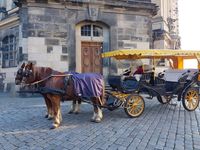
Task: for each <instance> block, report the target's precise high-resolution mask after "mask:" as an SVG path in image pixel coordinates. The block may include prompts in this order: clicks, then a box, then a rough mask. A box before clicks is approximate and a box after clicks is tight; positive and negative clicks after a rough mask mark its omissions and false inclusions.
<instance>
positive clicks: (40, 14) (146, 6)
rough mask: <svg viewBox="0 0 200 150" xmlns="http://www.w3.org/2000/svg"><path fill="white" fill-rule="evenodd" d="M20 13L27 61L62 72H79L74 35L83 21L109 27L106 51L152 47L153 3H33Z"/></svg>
mask: <svg viewBox="0 0 200 150" xmlns="http://www.w3.org/2000/svg"><path fill="white" fill-rule="evenodd" d="M119 4H120V5H119ZM121 5H123V8H121ZM139 8H141V9H139ZM21 10H22V12H21V18H22V19H21V21H22V39H23V40H22V41H26V42H22V43H26V44H23V49H24V50H23V52H24V53H26V54H27V58H28V60H29V61H36V62H37V64H38V65H42V66H50V67H53V68H55V69H57V70H60V71H64V70H71V71H75V70H76V49H77V45H76V35H75V32H76V25H77V24H79V23H81V22H100V23H103V24H105V25H106V26H108V28H109V37H110V39H109V41H104V42H105V43H106V42H107V43H108V44H109V46H107V49H106V50H105V51H109V50H115V49H123V48H133V49H148V48H150V45H151V17H152V15H153V14H154V5H152V4H151V3H143V2H142V1H138V2H135V1H132V2H131V3H130V4H129V2H125V1H118V3H111V1H105V2H104V3H100V1H93V2H92V3H89V2H88V1H82V2H79V1H76V2H73V3H71V2H69V3H68V2H66V3H57V4H56V5H54V4H42V5H41V4H40V3H30V4H29V5H24V7H22V9H21ZM92 11H93V14H92ZM108 44H107V45H108ZM105 45H106V44H105ZM25 49H27V51H26V50H25Z"/></svg>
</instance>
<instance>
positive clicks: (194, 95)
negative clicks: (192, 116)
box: [182, 88, 199, 111]
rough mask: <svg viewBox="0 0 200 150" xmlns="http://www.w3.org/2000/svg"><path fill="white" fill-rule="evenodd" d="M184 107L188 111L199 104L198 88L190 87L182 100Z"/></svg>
mask: <svg viewBox="0 0 200 150" xmlns="http://www.w3.org/2000/svg"><path fill="white" fill-rule="evenodd" d="M182 103H183V107H184V108H185V109H186V110H188V111H193V110H195V109H196V108H197V107H198V105H199V92H198V89H195V88H189V89H188V90H187V91H186V92H185V94H184V97H183V100H182Z"/></svg>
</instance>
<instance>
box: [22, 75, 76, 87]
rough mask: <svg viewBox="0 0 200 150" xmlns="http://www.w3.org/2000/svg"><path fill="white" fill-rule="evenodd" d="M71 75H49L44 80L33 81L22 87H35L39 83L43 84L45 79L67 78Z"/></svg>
mask: <svg viewBox="0 0 200 150" xmlns="http://www.w3.org/2000/svg"><path fill="white" fill-rule="evenodd" d="M71 75H72V74H62V75H59V74H57V75H55V74H51V75H50V76H47V77H46V78H44V79H42V80H39V81H35V82H33V83H29V84H23V85H25V86H30V85H36V84H38V83H41V82H43V81H45V80H47V79H49V78H51V77H67V76H71Z"/></svg>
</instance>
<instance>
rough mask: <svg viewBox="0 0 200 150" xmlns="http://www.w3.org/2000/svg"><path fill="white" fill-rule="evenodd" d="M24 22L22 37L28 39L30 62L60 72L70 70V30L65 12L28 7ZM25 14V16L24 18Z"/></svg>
mask: <svg viewBox="0 0 200 150" xmlns="http://www.w3.org/2000/svg"><path fill="white" fill-rule="evenodd" d="M23 11H24V12H26V11H27V13H24V14H26V15H25V17H24V18H26V17H27V20H26V19H24V20H23V21H22V22H23V23H22V24H23V25H22V32H23V34H22V36H23V38H24V39H27V54H28V60H29V61H36V62H37V64H38V65H40V66H50V67H53V68H55V69H57V70H60V71H66V70H68V59H69V56H68V49H69V47H68V46H69V45H68V42H67V40H68V36H69V35H68V29H69V25H68V24H67V23H66V18H65V17H63V14H64V12H63V11H64V10H63V9H58V8H45V7H43V8H41V7H28V8H27V10H26V9H24V10H23ZM24 14H23V16H24Z"/></svg>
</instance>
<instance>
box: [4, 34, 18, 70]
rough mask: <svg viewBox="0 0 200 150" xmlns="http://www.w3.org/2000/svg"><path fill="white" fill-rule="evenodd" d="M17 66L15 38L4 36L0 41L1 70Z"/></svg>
mask: <svg viewBox="0 0 200 150" xmlns="http://www.w3.org/2000/svg"><path fill="white" fill-rule="evenodd" d="M16 66H17V48H16V37H15V36H14V35H10V36H6V37H5V38H4V39H3V41H2V68H8V67H16Z"/></svg>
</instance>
